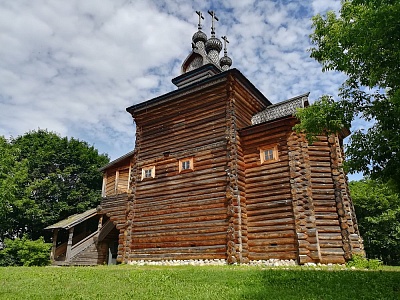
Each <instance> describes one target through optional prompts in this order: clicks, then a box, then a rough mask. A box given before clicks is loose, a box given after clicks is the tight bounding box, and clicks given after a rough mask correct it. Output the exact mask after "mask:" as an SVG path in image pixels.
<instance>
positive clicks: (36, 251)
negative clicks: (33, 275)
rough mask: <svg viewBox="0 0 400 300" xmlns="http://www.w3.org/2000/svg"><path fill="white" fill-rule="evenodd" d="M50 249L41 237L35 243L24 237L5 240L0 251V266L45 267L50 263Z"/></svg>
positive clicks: (48, 244)
mask: <svg viewBox="0 0 400 300" xmlns="http://www.w3.org/2000/svg"><path fill="white" fill-rule="evenodd" d="M50 247H51V244H50V243H45V242H44V239H43V237H40V238H39V239H37V240H35V241H32V240H30V239H28V237H27V236H26V235H24V236H23V237H22V238H16V239H14V240H12V239H5V241H4V245H3V249H1V250H0V266H3V267H4V266H28V267H29V266H46V265H48V264H49V263H50V259H49V251H50Z"/></svg>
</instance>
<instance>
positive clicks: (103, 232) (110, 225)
mask: <svg viewBox="0 0 400 300" xmlns="http://www.w3.org/2000/svg"><path fill="white" fill-rule="evenodd" d="M113 228H114V223H113V222H111V220H108V221H107V222H106V223H105V224H104V225H103V227H101V229H100V233H99V237H98V239H97V240H98V241H99V242H100V241H102V240H103V239H104V238H105V237H106V236H107V234H109V233H110V231H111V230H112V229H113Z"/></svg>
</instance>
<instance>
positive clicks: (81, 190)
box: [0, 130, 109, 241]
mask: <svg viewBox="0 0 400 300" xmlns="http://www.w3.org/2000/svg"><path fill="white" fill-rule="evenodd" d="M0 148H1V149H4V150H5V152H4V154H2V156H0V160H1V165H2V167H1V169H0V206H1V207H2V208H4V211H3V212H0V213H1V214H2V216H4V219H3V218H2V219H3V220H2V221H1V222H3V223H0V226H1V227H0V230H1V232H0V241H2V240H3V239H4V238H7V237H8V238H14V237H22V236H23V235H24V234H26V235H27V237H28V238H30V239H38V238H39V237H40V236H42V235H44V234H46V232H44V231H43V228H44V227H46V226H48V225H50V224H53V223H55V222H57V221H59V220H61V219H64V218H66V217H67V216H69V215H71V214H74V213H80V212H83V211H85V210H87V209H88V208H91V207H94V206H95V205H96V204H98V202H99V197H100V190H101V185H102V177H101V173H100V172H99V170H98V169H99V168H100V167H101V166H103V165H104V164H106V163H107V162H108V161H109V159H108V157H107V156H106V155H99V153H98V151H97V150H96V149H95V148H94V147H92V146H89V145H88V144H87V143H86V142H83V141H79V140H76V139H74V138H71V139H68V138H66V137H64V138H62V137H60V136H59V135H57V134H55V133H52V132H48V131H45V130H38V131H32V132H28V133H26V134H25V135H23V136H19V137H17V138H15V139H11V140H10V141H9V142H8V141H6V140H5V139H4V138H1V139H0ZM3 161H4V162H5V163H4V165H3V163H2V162H3Z"/></svg>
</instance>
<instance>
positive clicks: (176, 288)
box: [0, 265, 400, 300]
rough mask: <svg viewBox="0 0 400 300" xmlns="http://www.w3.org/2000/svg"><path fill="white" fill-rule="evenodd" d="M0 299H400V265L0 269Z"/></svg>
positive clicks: (121, 266) (123, 266) (124, 266)
mask: <svg viewBox="0 0 400 300" xmlns="http://www.w3.org/2000/svg"><path fill="white" fill-rule="evenodd" d="M0 299H70V300H75V299H230V300H233V299H274V300H278V299H335V300H339V299H346V300H349V299H397V300H398V299H400V268H384V269H383V270H380V271H362V270H312V269H308V268H303V267H297V268H293V269H291V270H283V269H265V268H261V267H249V266H176V267H166V266H140V267H139V266H126V265H120V266H98V267H7V268H0Z"/></svg>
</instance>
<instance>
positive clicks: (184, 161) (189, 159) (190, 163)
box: [178, 157, 194, 173]
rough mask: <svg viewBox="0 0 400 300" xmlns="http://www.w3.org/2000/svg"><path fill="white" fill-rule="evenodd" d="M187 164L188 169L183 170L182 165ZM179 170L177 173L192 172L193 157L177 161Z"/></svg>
mask: <svg viewBox="0 0 400 300" xmlns="http://www.w3.org/2000/svg"><path fill="white" fill-rule="evenodd" d="M186 162H189V168H185V169H184V168H183V163H186ZM178 168H179V173H185V172H192V171H194V166H193V157H185V158H182V159H180V160H179V164H178Z"/></svg>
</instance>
